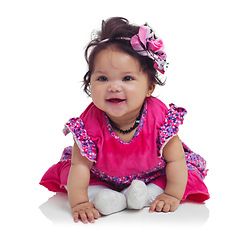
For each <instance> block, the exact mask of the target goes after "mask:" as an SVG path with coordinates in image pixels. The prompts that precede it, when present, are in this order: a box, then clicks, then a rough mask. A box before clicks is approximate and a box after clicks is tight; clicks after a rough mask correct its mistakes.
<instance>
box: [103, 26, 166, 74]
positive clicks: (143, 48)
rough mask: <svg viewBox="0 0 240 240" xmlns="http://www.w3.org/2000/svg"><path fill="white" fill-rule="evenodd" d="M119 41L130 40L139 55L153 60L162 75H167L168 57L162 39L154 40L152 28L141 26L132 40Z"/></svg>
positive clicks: (126, 38)
mask: <svg viewBox="0 0 240 240" xmlns="http://www.w3.org/2000/svg"><path fill="white" fill-rule="evenodd" d="M117 39H120V40H129V41H130V43H131V45H132V48H133V49H134V50H135V51H136V52H137V53H138V54H140V55H142V56H148V57H149V58H151V59H152V60H153V61H154V68H155V69H156V70H157V71H159V72H160V73H161V74H165V72H166V69H167V67H168V63H167V62H166V58H167V55H166V53H165V52H164V51H163V49H164V45H163V42H162V40H161V39H156V38H154V32H153V30H152V29H151V28H149V27H147V26H141V27H140V28H139V32H138V34H136V35H134V36H133V37H132V38H128V37H119V38H117ZM107 41H109V39H104V40H102V41H101V43H103V42H107Z"/></svg>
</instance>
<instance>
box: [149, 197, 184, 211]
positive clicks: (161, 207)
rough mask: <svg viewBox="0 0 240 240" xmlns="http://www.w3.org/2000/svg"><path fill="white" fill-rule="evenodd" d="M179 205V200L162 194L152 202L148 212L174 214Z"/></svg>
mask: <svg viewBox="0 0 240 240" xmlns="http://www.w3.org/2000/svg"><path fill="white" fill-rule="evenodd" d="M179 203H180V201H179V199H177V198H175V197H172V196H170V195H167V194H165V193H163V194H160V195H158V196H157V197H156V199H155V200H154V201H153V202H152V204H151V206H150V209H149V212H154V211H156V212H161V211H163V212H174V211H175V210H176V209H177V207H178V205H179Z"/></svg>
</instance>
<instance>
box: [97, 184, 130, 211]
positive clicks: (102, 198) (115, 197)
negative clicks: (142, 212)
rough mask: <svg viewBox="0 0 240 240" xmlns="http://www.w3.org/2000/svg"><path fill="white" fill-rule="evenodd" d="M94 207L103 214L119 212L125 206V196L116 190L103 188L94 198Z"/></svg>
mask: <svg viewBox="0 0 240 240" xmlns="http://www.w3.org/2000/svg"><path fill="white" fill-rule="evenodd" d="M94 205H95V208H96V209H97V210H98V211H99V212H100V213H101V214H103V215H109V214H112V213H116V212H120V211H122V210H124V209H125V208H126V207H127V203H126V197H125V196H124V195H123V194H122V193H120V192H117V191H113V190H111V189H104V190H102V191H100V192H99V193H98V194H97V195H96V197H95V199H94Z"/></svg>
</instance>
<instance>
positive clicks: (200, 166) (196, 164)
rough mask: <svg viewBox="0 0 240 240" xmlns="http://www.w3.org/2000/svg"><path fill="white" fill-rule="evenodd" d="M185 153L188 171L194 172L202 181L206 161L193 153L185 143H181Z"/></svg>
mask: <svg viewBox="0 0 240 240" xmlns="http://www.w3.org/2000/svg"><path fill="white" fill-rule="evenodd" d="M182 145H183V149H184V151H185V158H186V162H187V168H188V171H193V172H196V173H197V174H198V175H199V176H200V177H201V178H202V179H204V178H205V177H206V176H207V172H208V169H206V160H205V159H204V158H202V157H201V156H200V155H199V154H197V153H195V152H193V151H192V150H191V149H190V148H189V147H188V146H187V145H186V144H185V143H183V142H182Z"/></svg>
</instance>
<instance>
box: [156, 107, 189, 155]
mask: <svg viewBox="0 0 240 240" xmlns="http://www.w3.org/2000/svg"><path fill="white" fill-rule="evenodd" d="M169 106H170V108H169V110H168V113H167V115H166V117H165V121H164V124H163V125H162V126H161V128H160V129H159V131H158V139H157V147H158V151H159V155H160V157H162V152H163V148H164V147H165V145H166V144H167V143H168V141H169V140H170V139H171V138H173V137H174V136H176V135H177V134H178V131H179V126H180V125H181V124H182V123H183V120H184V116H185V114H186V113H187V111H186V110H185V109H184V108H181V107H176V106H175V105H174V104H170V105H169Z"/></svg>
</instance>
